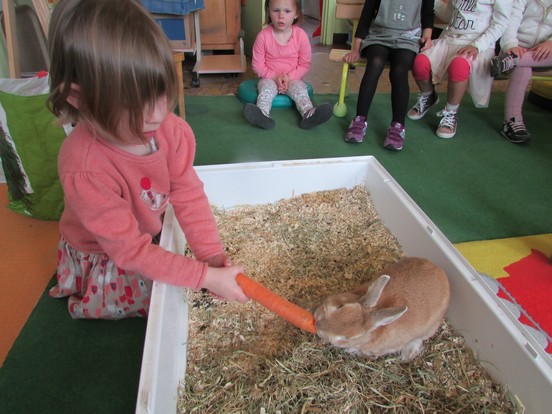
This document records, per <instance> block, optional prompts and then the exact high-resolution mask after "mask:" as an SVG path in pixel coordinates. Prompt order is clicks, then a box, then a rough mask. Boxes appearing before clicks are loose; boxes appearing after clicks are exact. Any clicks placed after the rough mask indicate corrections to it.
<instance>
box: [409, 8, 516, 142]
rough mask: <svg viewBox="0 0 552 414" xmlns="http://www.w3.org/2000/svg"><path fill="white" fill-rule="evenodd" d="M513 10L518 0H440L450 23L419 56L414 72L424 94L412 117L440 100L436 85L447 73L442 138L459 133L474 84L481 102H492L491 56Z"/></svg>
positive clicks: (476, 101)
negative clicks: (466, 98)
mask: <svg viewBox="0 0 552 414" xmlns="http://www.w3.org/2000/svg"><path fill="white" fill-rule="evenodd" d="M511 11H512V0H436V3H435V14H436V15H437V16H438V17H440V18H442V19H443V20H445V21H448V24H447V27H446V28H445V29H444V30H443V32H442V33H441V35H440V36H439V38H438V39H436V40H434V41H433V46H432V47H431V48H429V49H427V50H425V51H423V52H421V53H420V54H419V55H418V56H416V59H415V60H414V66H413V67H412V75H413V77H414V79H415V80H416V84H417V85H418V87H419V88H420V94H419V95H418V100H417V102H416V104H415V105H414V106H413V107H412V108H411V109H410V111H408V114H407V115H408V117H409V118H410V119H413V120H418V119H421V118H423V117H424V115H425V114H426V113H427V111H428V110H429V108H431V107H432V106H433V105H435V104H437V103H438V102H439V97H438V96H437V93H436V92H435V87H434V85H435V84H438V83H440V82H441V81H443V80H445V78H447V77H448V85H447V102H446V105H445V108H444V109H443V110H442V111H440V112H439V113H438V114H437V115H438V116H440V117H441V121H440V122H439V126H438V128H437V131H436V134H437V136H438V137H440V138H452V137H454V135H455V134H456V127H457V122H458V118H457V113H458V107H459V106H460V101H461V100H462V97H463V96H464V93H465V92H466V90H467V89H468V88H469V92H470V95H471V97H472V99H473V101H474V104H475V106H476V107H479V108H486V107H487V106H488V105H489V97H490V94H491V86H492V83H493V80H492V78H491V77H490V76H489V67H490V61H491V59H492V58H493V57H494V54H495V44H496V42H497V41H498V39H499V38H500V37H501V36H502V34H503V33H504V31H505V30H506V26H507V25H508V22H509V20H508V19H509V18H510V14H511Z"/></svg>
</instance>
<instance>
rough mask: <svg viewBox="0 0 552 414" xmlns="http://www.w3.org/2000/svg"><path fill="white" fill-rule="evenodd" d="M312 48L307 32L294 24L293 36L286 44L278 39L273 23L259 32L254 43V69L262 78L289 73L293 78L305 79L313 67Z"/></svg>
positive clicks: (271, 77) (272, 77)
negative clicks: (274, 32)
mask: <svg viewBox="0 0 552 414" xmlns="http://www.w3.org/2000/svg"><path fill="white" fill-rule="evenodd" d="M311 64H312V50H311V45H310V42H309V37H308V35H307V33H306V32H305V31H304V30H303V29H301V28H300V27H297V26H296V25H294V26H292V33H291V38H290V39H289V41H288V42H287V43H286V44H285V45H281V44H280V43H278V42H277V41H276V39H275V38H274V35H273V34H272V25H268V26H267V27H265V28H264V29H263V30H261V31H260V32H259V34H258V35H257V38H256V39H255V43H254V44H253V59H252V66H253V71H254V72H255V73H256V74H257V76H258V77H259V78H261V79H274V77H276V76H278V75H282V74H287V75H288V76H289V77H290V78H291V79H293V80H299V79H303V76H305V75H306V74H307V73H308V71H309V70H310V68H311Z"/></svg>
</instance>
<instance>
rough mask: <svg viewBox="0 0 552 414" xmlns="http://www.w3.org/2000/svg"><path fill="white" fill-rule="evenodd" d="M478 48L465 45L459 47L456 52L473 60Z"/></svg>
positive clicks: (475, 57)
mask: <svg viewBox="0 0 552 414" xmlns="http://www.w3.org/2000/svg"><path fill="white" fill-rule="evenodd" d="M478 54H479V50H478V49H477V48H476V47H475V46H466V47H463V48H462V49H460V50H459V51H458V53H457V55H458V56H464V57H465V58H466V59H470V60H472V61H473V60H475V59H477V55H478Z"/></svg>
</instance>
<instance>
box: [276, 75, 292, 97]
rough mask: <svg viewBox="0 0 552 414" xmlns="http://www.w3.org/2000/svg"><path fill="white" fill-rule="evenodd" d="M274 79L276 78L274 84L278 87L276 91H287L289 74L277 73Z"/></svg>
mask: <svg viewBox="0 0 552 414" xmlns="http://www.w3.org/2000/svg"><path fill="white" fill-rule="evenodd" d="M275 80H276V86H277V87H278V93H279V94H282V95H285V94H286V93H287V88H288V82H289V76H288V75H278V76H277V77H276V79H275Z"/></svg>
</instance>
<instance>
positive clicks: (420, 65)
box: [412, 53, 471, 82]
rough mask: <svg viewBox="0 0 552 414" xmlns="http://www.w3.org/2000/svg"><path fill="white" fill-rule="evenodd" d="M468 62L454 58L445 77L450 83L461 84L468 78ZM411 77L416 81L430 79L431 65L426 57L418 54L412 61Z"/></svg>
mask: <svg viewBox="0 0 552 414" xmlns="http://www.w3.org/2000/svg"><path fill="white" fill-rule="evenodd" d="M470 68H471V65H470V62H468V60H467V59H466V58H464V57H462V56H456V57H455V58H454V59H452V60H451V62H450V64H449V67H448V70H447V75H448V79H449V81H451V82H461V81H464V80H466V79H468V78H469V77H470ZM412 76H413V77H414V79H416V80H421V81H425V80H429V79H431V63H430V62H429V59H428V58H427V56H426V55H424V54H423V53H419V54H418V55H417V56H416V59H414V65H413V66H412Z"/></svg>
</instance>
